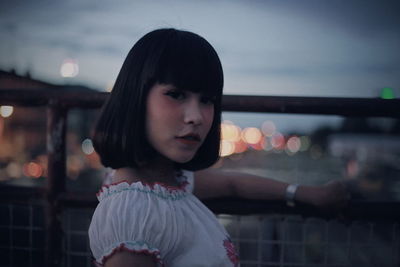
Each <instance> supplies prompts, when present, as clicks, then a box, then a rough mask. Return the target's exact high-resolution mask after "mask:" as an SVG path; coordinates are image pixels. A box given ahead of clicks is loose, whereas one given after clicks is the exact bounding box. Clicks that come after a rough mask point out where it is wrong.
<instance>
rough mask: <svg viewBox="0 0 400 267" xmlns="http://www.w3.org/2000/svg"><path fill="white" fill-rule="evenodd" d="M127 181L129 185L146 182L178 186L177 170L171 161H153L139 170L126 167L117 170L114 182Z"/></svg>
mask: <svg viewBox="0 0 400 267" xmlns="http://www.w3.org/2000/svg"><path fill="white" fill-rule="evenodd" d="M122 180H126V181H127V182H128V183H134V182H139V181H141V182H146V183H155V182H159V183H163V184H166V185H170V186H177V185H178V182H177V181H176V178H175V168H174V164H173V162H171V161H169V160H168V161H167V160H153V161H152V162H151V163H148V164H146V165H144V166H141V167H139V168H131V167H124V168H119V169H116V170H115V173H114V177H113V182H120V181H122Z"/></svg>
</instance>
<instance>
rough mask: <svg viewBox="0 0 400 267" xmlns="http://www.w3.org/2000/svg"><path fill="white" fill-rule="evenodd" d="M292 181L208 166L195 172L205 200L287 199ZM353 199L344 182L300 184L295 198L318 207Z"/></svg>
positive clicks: (200, 195) (198, 193)
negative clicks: (235, 198)
mask: <svg viewBox="0 0 400 267" xmlns="http://www.w3.org/2000/svg"><path fill="white" fill-rule="evenodd" d="M288 185H289V184H288V183H285V182H280V181H276V180H273V179H269V178H264V177H259V176H256V175H251V174H246V173H239V172H225V171H220V170H215V169H206V170H202V171H198V172H196V173H195V187H194V194H195V195H196V196H197V197H198V198H201V199H204V198H213V197H224V196H238V197H242V198H247V199H265V200H285V194H286V188H287V187H288ZM348 199H349V192H348V191H347V189H346V186H345V185H344V183H342V182H339V181H333V182H329V183H327V184H325V185H322V186H303V185H301V186H299V187H298V188H297V191H296V193H295V199H294V200H295V201H297V202H302V203H306V204H311V205H314V206H318V207H332V208H337V207H342V206H344V205H345V204H346V203H347V201H348Z"/></svg>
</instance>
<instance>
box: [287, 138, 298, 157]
mask: <svg viewBox="0 0 400 267" xmlns="http://www.w3.org/2000/svg"><path fill="white" fill-rule="evenodd" d="M300 147H301V141H300V138H299V137H297V136H292V137H290V138H289V139H288V140H287V142H286V148H287V150H288V151H289V152H290V153H293V154H295V153H297V152H298V151H299V150H300Z"/></svg>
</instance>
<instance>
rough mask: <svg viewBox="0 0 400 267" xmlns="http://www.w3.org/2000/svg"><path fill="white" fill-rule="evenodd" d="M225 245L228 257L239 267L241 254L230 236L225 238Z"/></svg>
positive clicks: (235, 266)
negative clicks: (237, 251)
mask: <svg viewBox="0 0 400 267" xmlns="http://www.w3.org/2000/svg"><path fill="white" fill-rule="evenodd" d="M224 247H225V250H226V254H227V255H228V258H229V259H230V261H231V262H232V263H233V266H234V267H239V255H238V254H237V253H236V250H235V246H234V245H233V243H232V241H231V239H230V238H229V237H228V238H227V239H225V240H224Z"/></svg>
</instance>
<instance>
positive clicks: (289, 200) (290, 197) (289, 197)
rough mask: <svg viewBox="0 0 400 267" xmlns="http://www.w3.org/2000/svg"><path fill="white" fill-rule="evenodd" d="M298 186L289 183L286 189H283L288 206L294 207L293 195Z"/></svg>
mask: <svg viewBox="0 0 400 267" xmlns="http://www.w3.org/2000/svg"><path fill="white" fill-rule="evenodd" d="M298 187H299V185H298V184H289V185H288V186H287V187H286V191H285V200H286V204H287V205H288V206H289V207H294V206H295V205H296V204H295V196H296V192H297V188H298Z"/></svg>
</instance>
